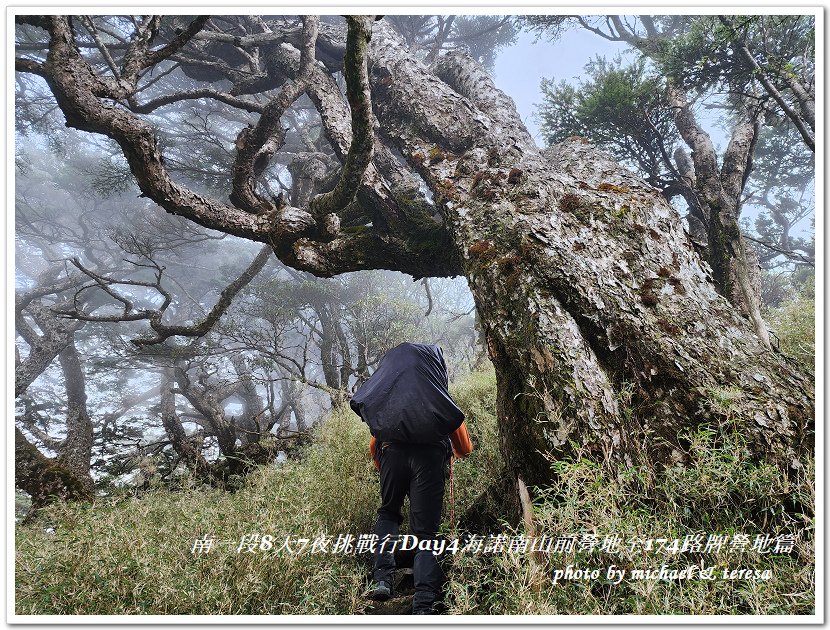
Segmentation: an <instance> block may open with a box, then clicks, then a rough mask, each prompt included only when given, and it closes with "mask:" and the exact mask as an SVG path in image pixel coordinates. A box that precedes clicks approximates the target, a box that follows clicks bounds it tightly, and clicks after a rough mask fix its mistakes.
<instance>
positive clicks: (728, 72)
mask: <svg viewBox="0 0 830 630" xmlns="http://www.w3.org/2000/svg"><path fill="white" fill-rule="evenodd" d="M15 22H16V23H15V37H16V39H15V51H14V52H15V56H16V58H15V63H16V72H15V74H14V87H15V118H14V124H15V127H14V134H15V135H14V137H15V145H14V146H15V154H14V158H15V159H14V164H13V166H11V167H10V168H11V169H13V176H14V180H13V181H14V193H15V263H16V265H15V286H14V288H15V302H14V309H15V310H14V322H15V340H14V341H15V348H14V350H15V373H14V393H15V431H14V467H15V468H14V470H15V493H14V495H15V496H14V500H15V513H16V524H15V526H14V527H15V531H16V537H15V548H16V558H15V566H16V573H15V577H16V588H15V613H16V614H18V615H40V614H59V615H62V614H97V615H101V614H157V615H189V614H227V615H239V614H256V615H263V614H332V615H348V614H398V613H404V612H406V611H407V610H408V607H407V606H408V604H407V601H406V596H407V588H408V587H407V584H406V580H407V578H408V579H409V580H410V582H411V579H412V578H411V571H410V572H407V570H406V568H405V567H406V561H407V560H406V558H405V557H403V556H402V557H401V558H400V559H399V567H401V570H400V571H399V574H400V583H399V584H397V585H396V588H397V590H398V592H399V593H400V594H399V595H398V596H397V597H394V598H392V600H390V602H388V603H386V604H385V605H382V604H378V603H376V602H372V601H369V600H367V599H366V598H365V597H364V594H365V590H366V588H367V585H368V579H369V571H370V561H371V558H370V557H369V556H366V555H365V554H364V555H361V554H324V553H323V554H316V555H313V554H303V553H297V554H292V553H288V552H287V551H286V550H285V549H283V550H282V552H281V553H270V554H267V553H265V551H263V550H266V551H267V549H266V546H261V547H258V548H257V549H258V550H259V551H260V552H259V553H247V552H250V551H252V547H251V546H250V545H249V546H248V547H247V548H246V549H245V551H243V546H244V545H243V543H242V542H241V541H243V540H246V538H245V537H246V536H256V537H257V538H256V540H258V541H260V540H263V536H265V535H268V536H272V537H273V538H274V540H277V541H282V540H285V538H286V537H287V536H291V537H297V536H303V535H304V536H306V537H312V538H313V537H314V536H316V535H319V534H321V533H326V532H327V533H328V534H329V535H333V536H334V537H335V538H336V537H337V536H338V535H340V534H345V533H351V534H353V535H354V536H355V537H357V536H359V535H360V534H364V533H367V532H370V531H371V529H372V523H373V519H374V517H375V511H376V510H377V507H378V505H379V499H380V495H379V489H378V474H377V472H376V470H375V469H374V467H373V466H372V462H371V459H370V456H369V451H368V442H369V431H368V427H367V426H366V424H364V423H362V422H361V420H360V418H359V417H357V416H356V415H355V414H354V413H352V411H351V410H350V409H349V405H348V402H349V399H350V396H351V395H352V394H353V393H354V392H355V391H356V389H357V388H358V387H359V386H360V385H361V384H362V383H364V382H365V381H366V379H368V378H369V376H370V375H371V374H372V373H373V371H374V370H375V369H376V368H377V365H378V362H379V360H380V359H381V357H382V356H383V354H384V353H385V352H386V351H387V350H389V349H391V348H393V347H394V346H396V345H398V344H399V343H401V342H404V341H412V342H420V343H428V344H437V345H439V346H441V348H442V349H443V352H444V357H445V359H446V362H447V365H448V370H449V375H450V392H451V394H452V396H453V398H454V399H455V400H456V402H457V403H458V405H459V406H460V407H461V408H462V410H463V411H464V413H465V415H466V422H467V425H468V427H469V431H470V435H471V438H472V442H473V444H474V451H473V453H472V454H471V455H470V456H469V457H467V458H465V459H464V460H457V461H456V462H455V463H454V468H453V469H452V477H451V479H450V480H449V481H448V485H447V488H448V490H447V492H446V493H445V505H444V518H443V519H442V525H441V528H442V529H441V531H442V534H443V535H444V536H446V537H447V538H448V539H454V538H456V539H460V540H461V541H464V540H469V539H470V538H471V537H474V536H483V537H484V538H485V539H486V538H487V537H488V536H493V535H501V534H503V535H506V536H518V535H525V536H528V537H531V538H532V537H539V536H543V535H547V536H550V537H553V538H557V537H562V536H572V537H574V540H576V541H579V544H574V545H571V546H563V547H557V549H558V551H557V552H550V551H549V550H548V551H547V552H544V553H543V552H540V551H539V550H536V551H531V552H528V553H514V552H513V551H511V552H508V551H504V552H493V553H466V554H465V553H458V554H451V555H449V556H448V557H446V558H444V559H443V562H444V570H445V572H446V574H447V581H446V584H445V591H444V592H445V594H444V606H445V612H446V613H448V614H455V615H464V614H469V615H482V614H483V615H488V614H594V615H625V614H799V615H809V614H814V613H815V587H814V580H815V550H814V546H813V544H814V543H813V529H814V524H815V494H814V491H815V468H814V466H815V463H814V458H815V424H814V421H815V418H814V415H815V410H814V407H815V396H814V390H815V386H814V380H815V379H814V370H815V354H814V353H815V350H814V312H815V298H814V285H815V282H814V270H815V247H814V245H815V240H814V239H815V236H814V220H815V119H816V108H815V79H816V77H815V57H816V50H815V49H816V43H815V16H812V15H785V16H776V15H765V16H754V15H709V16H687V15H669V16H661V15H653V16H649V15H638V16H617V15H607V16H566V15H535V16H497V15H484V16H476V15H455V16H453V15H386V16H314V15H307V16H269V15H214V16H207V15H202V16H197V15H192V16H187V15H175V16H171V15H132V16H131V15H116V16H102V15H79V16H68V15H61V16H42V15H16V16H15ZM568 38H571V39H568ZM574 38H576V39H574ZM566 40H567V41H571V42H572V41H579V42H580V46H584V47H585V48H586V49H589V50H590V49H591V48H592V47H596V48H597V50H603V51H604V50H607V48H604V47H603V46H608V45H611V44H613V45H614V46H615V50H618V51H620V52H619V53H617V54H614V55H601V54H595V55H592V56H591V57H590V60H589V61H588V62H587V64H585V65H584V67H583V68H582V74H581V76H579V77H577V78H563V77H565V74H566V73H562V72H559V71H558V68H557V58H556V54H558V53H555V52H554V53H552V54H551V58H550V59H549V60H548V59H545V66H546V67H547V68H549V69H548V70H546V73H545V75H544V76H542V77H540V78H539V80H538V81H537V82H536V84H535V85H533V86H529V88H528V89H533V90H538V91H537V92H536V96H534V97H533V103H532V105H533V115H532V120H529V118H528V117H527V116H523V115H522V114H520V113H519V107H518V106H517V101H516V100H514V99H516V98H517V95H513V94H508V93H505V92H504V91H502V90H501V89H500V88H499V87H498V85H499V84H500V78H499V74H498V73H497V72H496V70H495V67H496V62H497V60H498V59H499V57H500V55H502V54H505V53H506V52H507V51H511V50H513V49H516V47H521V46H524V47H526V49H527V50H526V52H525V53H524V54H526V55H529V56H530V55H537V54H540V53H536V52H533V51H534V50H536V49H535V48H533V47H534V46H542V45H544V46H545V48H542V49H540V50H546V51H549V50H552V51H557V50H563V49H564V48H563V47H564V46H566V44H565V42H566ZM557 47H559V48H557ZM545 54H548V53H545ZM818 114H819V116H820V115H821V112H818ZM529 122H532V125H531V124H529ZM450 482H451V484H452V485H451V486H450V485H449V484H450ZM450 488H451V490H452V491H450ZM404 529H405V524H404ZM611 535H618V536H619V537H620V540H621V543H620V545H619V547H618V548H615V547H613V546H609V545H606V544H605V543H603V544H602V545H598V544H596V543H595V544H589V542H590V540H599V541H603V539H606V538H607V537H608V536H611ZM713 535H720V536H725V537H726V538H723V539H721V542H722V543H723V544H721V545H719V546H715V547H713V546H712V545H711V544H707V545H706V547H705V548H703V545H702V543H701V544H696V545H695V544H692V545H684V546H683V548H682V550H681V551H679V552H678V551H676V553H673V554H665V553H663V554H660V553H658V552H656V551H655V550H654V549H652V548H651V547H649V546H647V545H640V546H639V547H638V546H637V545H635V544H633V543H632V544H629V541H632V540H633V541H637V540H645V539H658V538H661V539H669V540H673V539H679V540H680V541H684V540H687V541H688V540H689V537H690V536H692V537H694V536H699V537H701V538H699V539H695V540H702V541H703V543H706V542H707V541H711V540H712V536H713ZM743 535H748V537H747V538H745V539H742V536H743ZM763 536H766V538H764V539H761V538H762V537H763ZM592 537H593V538H592ZM207 538H210V539H211V540H213V539H215V540H216V547H214V548H213V549H206V548H205V547H200V548H199V549H198V552H197V544H196V543H197V542H198V541H199V540H206V539H207ZM247 540H248V541H249V542H250V540H252V538H250V537H249V538H248V539H247ZM741 540H743V541H744V543H743V544H739V543H738V542H737V541H741ZM759 540H760V542H759ZM724 541H725V542H724ZM747 541H748V542H747ZM781 541H790V543H788V544H781ZM208 551H209V553H208ZM274 551H276V550H274ZM491 551H493V550H491ZM514 551H515V550H514ZM410 561H411V559H410ZM664 563H665V564H667V565H668V566H670V567H677V568H683V567H686V566H687V565H689V564H692V563H697V565H699V566H701V567H703V566H704V565H717V567H719V569H718V571H721V570H723V569H724V568H729V569H732V568H748V569H758V570H759V572H758V573H760V570H766V571H767V573H765V574H764V575H766V576H767V577H766V578H758V577H757V575H755V574H754V573H753V574H752V575H753V576H754V577H753V578H752V579H748V578H746V579H745V578H744V577H740V578H738V579H734V578H728V579H727V578H725V577H723V575H722V574H721V573H720V572H718V573H717V575H718V579H716V580H701V579H697V580H693V579H687V580H684V579H679V578H678V579H659V580H656V581H654V580H652V581H648V580H624V581H622V582H620V583H612V582H609V581H608V580H603V579H594V580H577V581H563V582H558V583H554V581H553V580H552V579H551V575H552V572H553V571H554V569H555V568H557V567H564V566H565V565H568V564H571V565H574V566H586V567H588V566H590V567H604V566H608V565H610V564H615V565H616V566H619V567H623V568H625V569H626V570H627V571H629V572H630V571H631V570H633V569H641V568H648V567H652V566H655V567H657V568H660V566H661V564H664ZM726 573H728V571H726V572H724V574H726ZM742 575H743V574H742ZM410 586H411V585H410ZM411 592H412V591H411V588H410V589H409V591H408V593H409V601H411Z"/></svg>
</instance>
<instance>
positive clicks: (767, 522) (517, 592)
mask: <svg viewBox="0 0 830 630" xmlns="http://www.w3.org/2000/svg"><path fill="white" fill-rule="evenodd" d="M686 437H687V439H689V440H690V441H691V446H692V448H691V449H690V452H691V453H692V461H691V462H690V463H689V465H687V466H685V467H679V466H677V467H673V468H669V469H667V470H665V471H662V472H656V471H654V470H653V469H652V468H651V467H650V466H648V465H638V466H632V467H621V468H620V469H619V470H618V471H617V474H616V475H609V474H607V473H606V472H604V471H603V469H602V468H601V467H600V466H598V465H597V464H596V463H595V462H592V461H590V460H588V459H585V458H582V457H579V456H577V457H574V458H572V459H568V460H562V461H556V462H553V468H554V470H555V471H556V472H557V473H558V475H557V478H556V481H555V482H554V483H553V484H552V485H551V486H550V487H548V488H536V489H534V493H535V497H536V499H535V501H534V520H535V522H536V524H537V528H538V531H537V535H547V536H552V537H554V538H555V537H557V536H560V535H568V534H577V535H578V536H581V535H582V534H586V533H588V534H595V535H597V536H598V537H599V539H600V540H601V539H602V538H603V537H604V536H606V535H613V534H617V535H619V536H620V539H621V546H620V547H619V548H618V549H617V550H616V551H615V552H614V553H606V552H603V551H602V550H601V549H599V548H595V549H594V550H593V551H587V550H580V549H579V547H575V548H574V550H573V551H570V552H565V553H562V554H556V555H551V556H550V557H549V560H548V561H546V562H545V563H544V564H543V565H541V566H540V565H539V564H537V563H534V562H533V561H532V560H531V558H530V556H528V555H521V554H509V553H496V554H490V555H487V554H464V555H459V556H457V557H456V558H454V563H453V569H454V572H453V575H452V581H451V584H450V602H449V603H450V607H451V611H452V612H454V613H456V614H532V615H536V614H573V615H580V614H581V615H587V614H591V615H608V614H662V615H672V614H809V613H811V612H813V609H814V589H813V580H814V578H815V568H814V558H815V549H814V546H813V545H814V542H813V526H814V519H813V517H812V509H813V507H812V506H814V505H815V488H814V487H813V484H812V482H811V480H812V479H813V478H814V477H813V471H812V466H810V467H808V468H809V469H808V470H807V471H805V474H804V476H803V477H802V478H801V479H787V478H786V477H784V476H783V475H782V473H781V472H780V471H779V470H778V469H776V468H773V467H771V466H768V465H764V464H760V465H759V464H755V463H753V462H751V461H749V460H748V459H746V458H745V457H744V456H743V448H742V442H741V439H740V437H739V436H734V435H733V436H729V437H726V438H724V437H723V436H718V435H717V434H716V432H714V431H712V430H710V429H708V428H705V427H704V428H702V429H700V430H699V431H696V432H693V433H691V434H690V435H688V436H686ZM784 501H792V502H795V504H796V505H801V506H806V507H805V508H803V509H804V511H805V512H808V513H807V514H798V513H796V514H795V515H790V514H786V513H784V512H783V511H782V508H781V505H782V503H783V502H784ZM521 531H522V530H512V529H510V528H506V529H505V532H506V533H508V534H509V535H516V534H518V533H521ZM784 531H786V532H791V533H795V534H796V535H797V541H798V542H797V544H796V547H795V549H794V551H793V553H792V554H790V555H781V554H779V555H773V554H761V553H758V552H757V551H754V550H752V548H751V544H750V545H749V546H748V547H746V548H745V549H744V550H742V551H739V550H734V551H730V550H729V548H728V546H727V547H725V548H724V549H723V550H721V552H718V553H709V554H705V555H704V554H700V553H680V554H676V555H671V554H668V553H663V554H658V553H656V552H646V551H643V550H642V549H640V548H637V549H635V551H633V552H632V551H631V550H630V547H629V546H628V545H627V544H626V543H627V541H629V540H634V539H648V538H658V537H659V538H668V539H675V538H677V539H680V540H681V541H682V540H683V539H684V537H685V536H686V535H689V534H695V533H705V534H707V535H708V533H722V534H727V535H730V536H731V535H733V534H735V533H745V534H750V535H751V538H752V540H754V536H755V535H756V534H758V533H768V532H776V533H778V532H784ZM705 538H706V536H704V540H705ZM663 562H665V563H666V564H667V565H668V567H669V569H673V568H676V569H683V568H685V567H686V566H687V565H689V564H695V563H696V564H698V565H699V564H700V563H701V562H703V563H704V564H705V565H707V566H708V565H711V564H718V565H721V567H725V566H728V567H732V568H737V567H748V568H752V569H759V570H763V569H770V571H771V573H772V578H771V579H770V580H769V581H766V582H763V581H755V582H749V581H745V580H738V581H728V580H716V581H698V580H684V581H682V582H672V581H658V580H628V579H626V580H623V581H622V582H621V583H620V584H612V583H611V582H609V581H608V580H607V579H605V572H604V571H603V572H601V577H600V579H598V580H591V581H579V580H576V581H561V582H559V583H558V584H556V585H554V584H553V583H552V579H551V571H553V570H554V569H557V568H560V569H564V568H565V567H566V566H567V565H568V564H572V565H574V567H581V568H594V567H608V566H610V565H611V564H614V565H616V566H617V567H618V568H625V569H626V570H627V575H629V576H630V571H631V569H633V568H640V569H642V568H651V567H656V568H658V569H659V567H660V566H661V564H662V563H663ZM720 571H721V572H722V568H721V569H720Z"/></svg>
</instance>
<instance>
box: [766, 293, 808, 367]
mask: <svg viewBox="0 0 830 630" xmlns="http://www.w3.org/2000/svg"><path fill="white" fill-rule="evenodd" d="M766 319H767V320H768V321H769V323H770V327H771V328H772V329H773V330H774V331H775V333H776V335H777V336H778V339H779V343H780V346H781V351H782V352H784V354H786V355H788V356H790V357H792V358H794V359H795V360H796V361H798V362H799V364H800V365H801V366H802V367H804V368H807V369H808V370H810V371H811V372H812V371H814V370H815V359H816V327H815V326H816V324H815V322H816V298H815V293H814V291H813V289H812V285H808V286H807V288H806V289H805V290H803V291H801V292H800V293H799V295H798V296H797V297H796V298H795V299H794V300H791V301H789V302H785V303H784V304H782V305H781V306H779V307H778V308H775V309H772V310H770V312H769V313H767V314H766Z"/></svg>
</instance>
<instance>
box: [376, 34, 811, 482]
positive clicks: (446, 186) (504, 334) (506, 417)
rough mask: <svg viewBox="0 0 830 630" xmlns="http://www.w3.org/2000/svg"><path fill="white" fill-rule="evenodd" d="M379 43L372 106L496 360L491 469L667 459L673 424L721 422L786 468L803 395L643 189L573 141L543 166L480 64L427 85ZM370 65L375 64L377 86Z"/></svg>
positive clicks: (680, 453)
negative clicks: (499, 458)
mask: <svg viewBox="0 0 830 630" xmlns="http://www.w3.org/2000/svg"><path fill="white" fill-rule="evenodd" d="M389 40H391V38H389V39H386V38H381V37H376V38H375V40H374V42H373V43H374V44H375V45H376V48H373V52H374V54H375V57H374V60H375V72H374V74H373V76H374V77H378V78H377V79H376V83H375V84H373V88H375V90H376V92H375V93H376V103H375V105H376V112H377V113H378V117H379V119H380V122H381V125H382V127H383V128H384V129H385V131H386V132H387V134H388V135H389V137H390V138H391V139H392V140H393V141H395V142H396V143H397V145H398V148H399V149H400V150H401V152H402V154H403V155H404V156H405V157H406V158H407V159H408V160H409V161H410V162H411V163H412V164H413V165H416V166H417V167H418V170H419V172H420V173H421V175H422V176H423V177H424V179H425V180H426V181H427V183H428V184H429V186H430V188H431V189H432V190H433V191H434V192H435V195H436V199H435V200H436V203H438V204H439V205H440V206H441V207H442V209H443V211H444V213H445V216H446V219H447V221H448V223H449V225H450V226H451V227H450V229H451V231H452V234H453V238H454V243H455V247H456V253H457V255H458V256H459V257H461V258H462V259H463V268H464V275H465V276H466V277H467V278H468V280H469V283H470V289H471V290H472V292H473V295H474V297H475V301H476V306H477V308H478V312H479V315H480V317H481V320H482V323H483V325H484V329H485V332H486V335H487V341H488V349H489V352H490V356H491V359H492V360H493V363H494V364H495V366H496V371H497V377H498V387H499V394H498V405H499V420H500V427H501V438H502V448H503V452H504V454H505V457H506V460H507V463H508V466H509V467H510V468H511V469H512V470H513V471H515V473H516V474H518V475H521V476H522V477H523V478H524V479H525V480H526V481H527V482H529V483H539V482H544V481H545V480H546V479H548V478H549V477H550V466H549V462H548V461H547V460H548V456H553V457H561V456H563V455H566V454H568V453H570V452H572V450H573V448H574V446H576V447H579V448H582V447H584V448H585V449H586V451H587V452H588V453H592V454H594V455H595V456H596V457H597V458H599V459H602V460H604V461H606V462H621V463H626V464H632V463H635V462H639V461H643V458H645V459H646V460H647V461H649V462H651V463H654V464H670V463H672V462H678V461H680V462H682V461H684V460H685V459H686V458H687V453H686V449H685V446H686V442H684V439H683V438H682V436H681V434H682V432H683V431H684V430H687V429H691V428H693V427H694V426H696V425H699V424H703V423H709V424H712V425H713V426H726V425H727V424H729V423H732V424H731V426H735V427H737V429H738V430H739V431H740V432H741V433H742V434H743V436H744V437H745V438H746V439H747V441H748V443H749V448H750V449H751V450H752V451H753V453H754V454H755V455H756V456H757V457H758V458H760V459H764V460H768V461H771V462H775V463H777V464H778V465H780V466H782V467H787V466H792V467H795V468H798V467H800V466H801V464H802V461H801V460H802V457H803V456H804V455H805V454H806V453H808V452H810V451H812V450H813V413H814V409H813V384H812V383H811V382H810V381H809V380H808V379H807V378H805V377H804V376H803V375H801V374H799V373H798V372H797V371H796V370H795V369H794V368H793V367H792V366H791V365H790V364H788V363H787V362H786V361H785V360H784V359H783V358H782V357H781V356H779V355H776V354H774V353H773V352H771V351H769V349H768V347H767V346H766V344H765V343H764V341H763V340H762V339H759V337H758V336H756V334H754V331H753V328H752V326H751V325H750V324H749V322H747V320H746V319H744V318H743V317H741V315H740V314H739V313H738V312H737V311H736V310H735V309H734V308H733V307H732V306H731V305H730V304H729V302H727V300H726V299H725V298H724V297H723V296H721V295H720V294H718V292H717V291H716V290H715V287H714V285H713V283H712V279H711V277H709V276H708V274H707V271H706V270H705V268H704V265H703V264H702V261H701V260H700V258H699V257H698V256H697V254H696V253H695V252H694V249H693V247H692V245H691V243H690V241H689V240H688V238H687V236H686V235H685V233H684V230H683V227H682V224H681V221H680V218H679V216H678V214H677V212H676V211H675V210H674V209H673V208H672V206H671V205H670V204H669V203H668V202H666V200H665V199H664V198H663V197H662V196H661V195H660V193H659V191H657V190H655V189H653V188H651V187H650V186H648V185H647V184H646V183H644V182H643V181H641V180H639V179H638V178H637V177H636V176H635V175H633V174H632V173H630V172H628V171H626V170H624V169H623V168H621V167H620V166H619V165H618V164H617V163H615V162H614V161H613V159H612V158H610V157H609V156H608V155H606V154H604V153H602V152H600V151H599V150H597V149H596V148H594V147H593V146H591V145H589V144H587V143H586V142H585V141H584V140H583V139H581V138H572V139H570V140H569V141H566V142H565V143H563V144H561V145H559V146H557V147H554V148H553V149H552V150H551V151H549V152H548V153H547V154H545V155H542V154H541V153H540V152H539V151H538V150H537V149H536V147H535V145H534V144H533V143H532V141H531V140H530V138H529V136H528V134H527V132H526V131H525V129H524V127H523V126H522V125H521V122H520V120H519V117H518V115H517V113H516V110H515V108H514V106H513V104H512V102H511V101H510V99H509V98H508V97H506V96H505V95H503V94H502V93H501V92H499V91H498V90H497V89H496V88H495V86H494V85H493V84H492V82H491V80H490V78H489V77H488V76H487V75H486V74H485V73H484V72H483V70H481V68H480V67H478V66H476V65H475V64H473V63H472V62H471V61H470V60H469V59H467V58H465V57H463V56H461V55H448V56H446V57H443V58H442V59H441V60H439V62H438V63H439V67H438V68H437V74H438V75H439V76H440V77H441V79H443V80H444V81H445V82H446V84H444V83H441V82H439V81H438V80H437V79H436V78H435V75H430V74H427V73H425V72H424V69H423V67H422V66H420V65H419V64H417V63H414V62H411V61H410V63H406V64H405V63H402V62H401V58H402V56H403V53H402V51H400V50H396V49H395V45H394V43H393V42H392V41H389ZM378 66H380V67H385V68H390V69H392V71H391V74H392V76H391V79H392V80H391V81H386V82H385V83H386V85H384V83H383V74H382V73H380V72H378ZM450 86H451V87H452V88H453V89H454V90H455V91H454V92H453V91H452V90H450V89H449V87H450ZM419 94H430V96H431V101H430V103H429V108H425V107H424V106H423V100H422V99H420V98H418V95H419ZM459 94H460V95H461V96H464V97H466V98H467V99H468V101H467V102H470V101H471V102H472V103H473V104H474V106H475V107H476V108H477V111H476V110H473V111H472V112H470V109H472V108H471V107H470V106H469V105H466V106H463V105H462V106H459V105H458V104H457V102H458V95H459ZM476 127H478V129H476ZM468 130H470V131H469V133H475V136H476V137H475V139H474V141H467V137H466V135H465V134H466V133H468ZM456 131H457V133H458V136H454V132H456ZM629 388H633V395H632V396H631V398H630V402H629V401H626V404H628V405H630V413H629V411H628V410H626V411H624V410H622V409H621V405H620V401H621V399H623V398H627V395H628V393H629ZM724 397H726V398H727V399H728V400H729V401H730V402H729V409H728V410H723V409H722V408H721V407H719V406H718V404H716V403H715V401H716V400H718V399H723V398H724Z"/></svg>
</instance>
